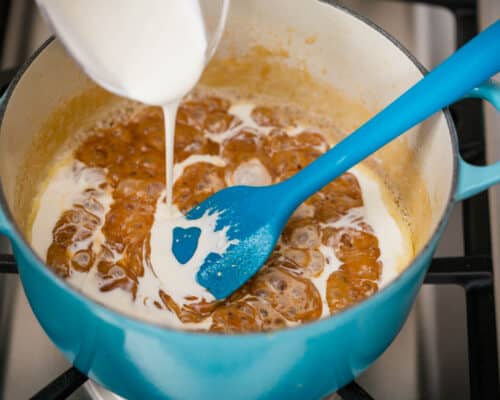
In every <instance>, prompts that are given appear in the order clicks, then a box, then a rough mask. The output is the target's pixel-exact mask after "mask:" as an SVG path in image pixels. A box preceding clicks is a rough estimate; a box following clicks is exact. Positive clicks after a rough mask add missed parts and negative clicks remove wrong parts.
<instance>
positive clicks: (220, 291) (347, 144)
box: [173, 21, 500, 299]
mask: <svg viewBox="0 0 500 400" xmlns="http://www.w3.org/2000/svg"><path fill="white" fill-rule="evenodd" d="M499 71H500V21H497V22H496V23H494V24H493V25H491V26H490V27H489V28H488V29H486V30H485V31H483V32H482V33H481V34H479V35H478V36H477V37H475V38H474V39H473V40H471V41H470V42H469V43H467V44H466V45H465V46H464V47H462V48H461V49H460V50H459V51H457V52H456V53H455V54H453V55H452V56H451V57H450V58H448V59H447V60H446V61H444V62H443V63H442V64H441V65H439V66H438V67H437V68H436V69H434V70H433V71H432V72H430V73H429V74H428V75H427V76H426V77H425V78H423V79H422V80H420V81H419V82H418V83H417V84H416V85H414V86H413V87H412V88H410V89H409V90H408V91H407V92H406V93H404V94H403V95H402V96H401V97H399V98H398V99H396V100H395V101H394V102H393V103H391V104H390V105H389V106H387V107H386V108H385V109H384V110H382V111H381V112H380V113H378V114H377V115H376V116H375V117H373V118H372V119H370V120H369V121H368V122H366V123H365V124H364V125H363V126H361V127H360V128H359V129H357V130H356V131H355V132H353V133H352V134H351V135H349V136H348V137H346V138H345V139H344V140H343V141H341V142H340V143H339V144H337V145H336V146H335V147H333V148H332V149H331V150H329V151H328V152H327V153H325V154H324V155H322V156H321V157H319V158H318V159H317V160H315V161H314V162H312V163H311V164H310V165H308V166H307V167H306V168H304V169H303V170H302V171H300V172H298V173H297V174H296V175H294V176H292V177H291V178H289V179H287V180H286V181H283V182H281V183H279V184H275V185H271V186H264V187H248V186H234V187H230V188H227V189H224V190H221V191H220V192H218V193H216V194H214V195H213V196H211V197H210V198H208V199H207V200H205V201H204V202H203V203H201V204H200V205H198V206H197V207H196V208H194V209H192V210H191V211H190V212H189V213H188V214H187V218H189V219H197V218H200V217H201V216H202V215H203V214H205V213H206V212H209V213H213V212H217V213H219V214H220V216H219V219H218V221H217V227H216V229H217V230H219V229H223V228H224V227H227V228H228V231H227V236H228V238H229V239H237V241H238V243H237V244H232V245H231V246H230V247H229V248H228V249H227V251H226V252H225V253H224V254H223V255H222V256H220V255H217V254H215V253H212V254H210V255H209V256H208V257H207V258H206V259H205V262H204V264H203V265H202V266H201V268H200V270H199V272H198V274H197V281H198V283H199V284H200V285H202V286H204V287H205V288H206V289H208V291H210V292H211V293H212V294H213V295H214V296H215V298H217V299H222V298H225V297H227V296H229V295H230V294H231V293H232V292H234V291H235V290H236V289H238V288H239V287H240V286H241V285H243V284H244V283H245V282H246V281H247V280H248V279H250V278H251V277H252V276H253V275H254V274H255V273H256V272H257V271H258V270H259V269H260V268H261V266H262V265H263V264H264V263H265V261H266V260H267V258H268V257H269V255H270V254H271V252H272V250H273V248H274V246H275V244H276V241H277V240H278V238H279V235H280V234H281V231H282V230H283V228H284V227H285V224H286V223H287V220H288V219H289V217H290V216H291V215H292V213H293V212H294V210H295V209H296V208H297V207H298V206H299V205H300V204H301V203H302V202H303V201H305V200H306V199H307V198H308V197H310V196H311V195H313V194H314V193H315V192H317V191H318V190H320V189H321V188H322V187H324V186H325V185H327V184H328V183H329V182H330V181H332V180H333V179H335V178H337V177H338V176H340V175H341V174H342V173H344V172H345V171H347V170H348V169H349V168H351V167H353V166H354V165H356V164H357V163H359V162H360V161H362V160H363V159H365V158H366V157H368V156H369V155H370V154H372V153H374V152H375V151H377V150H378V149H380V148H381V147H382V146H384V145H385V144H387V143H389V142H390V141H391V140H393V139H395V138H397V137H398V136H399V135H401V134H402V133H404V132H406V131H407V130H408V129H410V128H412V127H413V126H415V125H416V124H418V123H419V122H421V121H423V120H425V119H426V118H428V117H429V116H431V115H432V114H434V113H436V112H437V111H439V110H441V109H442V108H444V107H446V106H448V105H449V104H451V103H453V102H454V101H456V100H458V99H460V98H461V97H462V96H464V95H465V94H467V93H468V92H469V91H470V90H471V89H472V88H474V87H475V86H478V85H479V84H481V83H483V82H484V81H486V80H487V79H488V78H490V77H492V76H493V75H495V74H496V73H497V72H499ZM190 237H191V235H185V237H184V240H188V241H189V240H191V239H189V238H190ZM192 240H193V243H191V244H190V243H187V245H186V242H184V243H183V245H179V246H178V247H177V248H176V247H175V246H174V249H173V250H174V254H175V255H176V257H177V258H178V259H189V257H190V256H189V254H187V255H186V254H182V253H185V252H191V251H192V248H193V246H194V247H196V238H193V239H192ZM190 249H191V250H190Z"/></svg>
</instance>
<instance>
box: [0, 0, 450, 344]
mask: <svg viewBox="0 0 500 400" xmlns="http://www.w3.org/2000/svg"><path fill="white" fill-rule="evenodd" d="M318 2H319V3H321V4H320V5H321V6H327V7H334V8H336V9H338V10H340V11H342V12H344V13H345V14H347V15H349V16H350V17H353V18H355V19H357V20H359V21H361V22H363V23H365V24H366V25H368V26H369V27H370V28H372V29H373V30H374V31H376V32H377V33H378V34H381V35H382V36H384V38H385V39H387V40H389V41H390V42H391V43H392V44H393V45H395V46H396V47H397V48H398V49H399V50H400V51H401V53H402V55H404V56H406V57H407V58H408V59H410V61H411V62H412V63H413V64H414V65H415V66H416V67H417V69H418V70H419V71H420V73H421V74H422V76H425V75H426V74H427V73H428V72H429V71H428V70H427V69H426V68H425V67H424V66H423V65H422V64H421V63H420V62H419V61H418V60H417V58H416V57H415V56H414V55H413V54H412V53H411V52H410V51H409V50H408V49H407V48H406V47H405V46H404V45H403V44H402V43H400V42H399V41H398V40H397V39H396V38H395V37H393V36H392V35H391V34H389V33H388V32H387V31H385V30H384V29H383V28H381V27H380V26H378V25H377V24H375V23H374V22H373V21H371V20H370V19H369V18H367V17H365V16H363V15H361V14H358V13H357V12H355V11H353V10H351V9H349V8H348V7H345V6H343V5H340V4H339V3H338V0H319V1H318ZM56 40H57V39H56V37H55V36H50V37H49V38H48V39H47V40H46V41H45V42H44V43H42V44H41V45H40V47H39V48H38V49H37V50H36V51H35V52H34V53H33V54H32V55H31V56H30V57H29V58H28V59H27V60H26V61H25V62H24V63H23V64H22V65H21V67H20V68H19V70H18V71H17V73H16V74H15V76H14V78H13V79H12V81H11V82H10V84H9V86H8V88H7V90H6V91H5V93H4V95H3V96H2V97H0V133H1V126H2V123H3V120H4V116H5V112H6V109H7V105H8V103H9V99H10V98H11V96H12V94H13V93H14V91H15V89H16V87H17V84H18V83H19V81H20V80H21V78H22V77H23V75H24V73H25V72H26V71H27V70H28V69H29V68H30V67H31V65H32V64H33V62H34V61H35V60H36V59H37V58H38V56H39V55H41V54H42V53H43V52H44V50H46V49H47V48H48V47H49V46H50V45H51V44H53V43H55V42H56ZM440 112H441V113H443V115H444V117H445V120H446V123H447V126H448V131H449V135H450V139H451V145H452V151H453V170H452V182H451V189H450V193H449V194H448V200H447V205H446V208H445V210H444V212H443V214H442V216H441V218H440V220H439V223H438V224H437V226H436V228H435V229H434V232H433V233H432V235H431V236H430V237H429V239H428V240H427V242H426V243H425V246H424V247H423V248H422V249H421V250H420V251H419V252H418V254H417V255H416V256H415V257H414V258H413V259H412V261H411V263H410V264H409V265H408V266H407V267H406V268H405V269H404V271H402V272H401V273H400V274H399V275H398V276H397V277H396V278H394V280H392V281H391V282H390V283H389V284H388V285H387V286H385V287H384V288H382V289H381V290H379V291H377V292H376V293H375V294H373V295H372V296H370V297H369V298H367V299H365V300H363V301H361V302H359V303H357V304H355V305H353V306H351V307H349V308H347V309H344V310H342V311H340V312H338V313H337V314H334V315H330V316H329V317H326V318H322V319H319V320H316V321H312V322H307V323H304V324H299V325H297V326H293V327H287V328H285V329H281V330H276V331H270V332H249V333H239V334H224V333H214V332H209V331H207V332H205V331H202V332H197V331H189V330H182V329H178V328H173V327H169V326H166V325H162V324H160V323H156V322H153V321H148V320H143V319H140V318H138V317H135V316H131V315H128V314H126V313H123V312H121V311H118V310H115V309H113V308H110V307H107V306H105V305H104V304H102V303H100V302H98V301H96V300H94V299H92V298H90V297H88V296H86V295H84V294H83V293H81V292H80V291H78V290H77V289H75V288H73V287H71V286H70V285H69V284H67V283H66V282H65V281H64V280H63V279H61V278H60V277H58V276H57V275H56V274H55V273H54V272H53V271H52V270H51V269H50V268H48V266H47V264H46V263H45V262H44V261H43V260H42V259H41V258H40V257H39V256H38V255H37V254H36V253H35V251H34V250H33V248H32V247H31V245H30V244H29V243H28V241H27V240H26V238H25V236H24V234H23V233H22V232H21V230H20V229H19V227H18V225H17V223H16V221H15V219H14V217H13V215H12V213H11V211H10V208H9V206H8V204H7V200H6V198H5V195H4V192H3V187H2V183H1V182H0V210H2V212H3V213H4V216H5V219H6V221H7V222H8V224H9V225H10V226H11V228H12V229H11V232H10V233H9V234H7V237H8V239H9V240H11V241H12V242H13V243H15V244H16V245H17V246H18V247H20V250H23V251H25V252H26V254H27V255H28V256H29V257H30V258H31V260H30V261H33V262H34V263H35V264H36V267H38V268H40V270H41V272H42V274H44V275H46V276H47V277H48V278H49V279H50V280H51V281H52V282H53V283H54V284H55V285H56V286H58V289H61V290H64V291H66V292H68V293H69V294H70V295H72V296H74V297H76V298H77V299H78V300H79V301H80V302H82V303H84V305H85V306H86V307H87V308H90V307H93V312H94V314H98V315H99V317H100V318H101V319H103V320H107V321H108V322H110V318H109V317H112V320H113V322H112V323H113V324H115V323H116V324H117V325H125V324H132V325H133V326H134V328H138V329H141V330H145V331H148V333H152V334H155V335H156V334H158V335H164V334H170V335H180V336H186V335H187V336H193V337H197V338H207V340H218V338H221V339H225V340H248V339H252V338H253V339H257V340H258V339H259V338H263V337H271V336H272V337H273V338H278V337H282V336H285V335H294V334H301V333H305V334H307V333H308V332H309V333H311V331H312V330H318V331H329V330H331V329H333V328H334V327H335V326H337V325H341V324H342V321H343V320H345V319H346V318H348V317H349V316H350V315H351V314H354V313H357V312H360V311H361V310H362V309H363V308H365V307H367V306H368V305H369V304H370V303H374V302H376V301H377V299H380V298H381V297H383V296H384V295H385V294H386V293H388V292H389V291H390V290H393V289H394V288H395V287H396V286H397V285H398V284H399V283H401V282H402V281H403V280H405V279H406V278H407V277H408V276H409V275H411V274H412V273H413V272H417V270H418V269H419V268H422V266H425V268H427V265H428V264H427V263H426V262H425V259H426V258H427V257H429V254H428V253H429V252H430V251H431V250H432V247H433V245H434V243H436V242H437V241H438V240H439V239H440V236H441V233H442V230H443V229H444V227H445V225H446V224H447V222H448V219H449V217H450V214H451V211H452V209H453V207H454V204H455V199H454V195H455V192H456V188H457V181H458V158H459V147H458V138H457V132H456V128H455V124H454V122H453V120H452V117H451V113H450V111H449V109H448V108H445V109H443V110H441V111H440ZM16 259H17V257H16ZM21 282H22V279H21ZM117 321H118V323H117ZM329 325H332V326H329ZM212 338H213V339H212Z"/></svg>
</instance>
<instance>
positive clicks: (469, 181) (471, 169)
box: [455, 81, 500, 201]
mask: <svg viewBox="0 0 500 400" xmlns="http://www.w3.org/2000/svg"><path fill="white" fill-rule="evenodd" d="M467 97H468V98H479V99H483V100H486V101H488V102H489V103H491V105H493V107H495V108H496V109H497V111H498V112H500V84H499V83H498V82H494V81H489V82H486V83H484V84H483V85H481V86H478V87H477V88H475V89H473V90H472V91H471V92H470V93H469V95H468V96H467ZM499 182H500V162H498V161H497V162H496V163H495V164H492V165H487V166H481V167H479V166H476V165H472V164H469V163H468V162H466V161H464V160H463V159H462V157H459V165H458V185H457V192H456V194H455V199H456V200H458V201H460V200H464V199H467V198H469V197H472V196H474V195H475V194H477V193H479V192H482V191H483V190H485V189H488V188H489V187H490V186H493V185H495V184H497V183H499Z"/></svg>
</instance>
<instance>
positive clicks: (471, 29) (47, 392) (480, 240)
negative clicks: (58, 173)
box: [0, 0, 499, 400]
mask: <svg viewBox="0 0 500 400" xmlns="http://www.w3.org/2000/svg"><path fill="white" fill-rule="evenodd" d="M393 1H399V2H406V3H416V2H420V3H426V4H430V5H435V6H442V7H445V8H447V9H449V10H450V11H451V12H452V13H453V14H454V16H455V19H456V23H457V24H456V26H457V31H456V38H457V45H458V46H461V45H462V44H464V43H465V42H466V41H468V40H469V39H471V38H472V37H473V36H474V35H476V34H477V32H478V22H477V14H478V13H477V11H478V10H477V0H420V1H419V0H393ZM9 5H10V1H5V2H3V3H2V4H0V26H3V28H2V30H1V32H0V49H1V45H2V44H3V42H4V33H5V26H6V23H5V21H6V17H7V15H8V10H9ZM11 76H12V71H8V72H0V93H2V92H3V90H4V89H5V86H4V83H5V82H8V80H10V78H11ZM451 113H452V115H453V119H454V121H455V124H456V127H457V132H458V135H459V138H460V151H461V153H462V156H463V157H464V158H465V160H466V161H468V162H471V163H473V164H478V165H484V164H485V160H486V157H485V136H484V123H483V114H482V108H481V102H480V101H477V100H476V101H473V100H464V101H462V102H460V103H458V104H456V105H454V106H453V107H451ZM488 210H489V204H488V196H487V194H486V193H482V194H479V195H477V196H474V197H473V198H471V199H469V200H467V201H464V202H463V220H464V245H465V257H453V258H437V259H434V260H433V261H432V264H431V266H430V268H429V271H428V273H427V275H426V278H425V283H426V284H437V285H443V284H454V285H459V286H461V287H462V288H463V289H464V291H465V296H466V303H467V333H468V355H469V371H470V372H469V379H470V396H471V399H473V400H482V399H490V398H498V397H499V380H498V360H497V336H496V320H495V304H494V290H493V267H492V261H491V235H490V222H489V212H488ZM0 273H17V266H16V263H15V260H14V258H13V257H12V256H10V255H0ZM87 379H88V378H87V377H86V376H85V375H84V374H82V373H81V372H80V371H78V370H77V369H76V368H75V367H72V368H70V369H68V370H67V371H66V372H64V373H63V374H62V375H60V376H59V377H58V378H56V379H55V380H54V381H52V382H51V383H49V384H48V385H47V386H46V387H45V388H43V389H42V390H41V391H40V392H38V393H37V394H35V395H34V396H33V399H66V398H67V397H68V396H70V395H71V393H73V392H74V391H75V390H76V389H78V388H79V387H80V386H81V385H82V384H83V383H84V382H85V381H86V380H87ZM337 394H338V395H339V396H340V398H342V399H344V400H370V399H373V398H372V397H371V396H370V395H369V394H368V393H367V392H366V391H365V390H364V389H363V388H361V387H360V386H359V385H358V384H357V383H356V382H351V383H349V384H348V385H346V386H345V387H343V388H342V389H340V390H339V391H338V392H337Z"/></svg>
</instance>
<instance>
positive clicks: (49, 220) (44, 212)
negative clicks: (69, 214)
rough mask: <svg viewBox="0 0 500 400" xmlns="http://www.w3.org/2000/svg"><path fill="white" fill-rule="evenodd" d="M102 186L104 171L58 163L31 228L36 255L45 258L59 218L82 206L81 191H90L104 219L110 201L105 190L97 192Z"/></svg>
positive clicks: (104, 176)
mask: <svg viewBox="0 0 500 400" xmlns="http://www.w3.org/2000/svg"><path fill="white" fill-rule="evenodd" d="M103 183H106V171H105V170H103V169H100V168H87V167H85V165H84V164H82V163H80V162H78V161H73V160H70V159H66V160H63V161H61V162H60V163H58V165H56V167H55V168H54V169H53V173H51V174H50V175H49V178H48V185H47V187H46V188H45V189H44V192H43V194H42V196H41V198H40V199H39V206H38V210H37V214H36V218H35V220H34V221H33V226H32V228H31V238H32V246H33V248H34V249H35V251H36V252H37V254H38V255H39V256H40V257H41V258H43V259H45V257H46V255H47V250H48V248H49V247H50V245H51V243H52V229H53V228H54V227H55V225H56V223H57V221H58V219H59V217H60V216H61V214H62V213H63V211H66V210H68V209H70V208H72V207H73V205H74V204H82V203H83V202H84V200H85V198H86V196H85V194H84V192H85V191H86V190H88V189H94V190H95V191H96V192H95V198H96V200H98V201H99V203H101V205H102V206H103V207H104V212H103V213H102V215H97V216H98V217H99V218H101V220H103V219H104V215H106V213H107V211H108V209H109V205H110V202H111V195H110V194H109V191H107V190H102V189H99V185H101V184H103Z"/></svg>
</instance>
